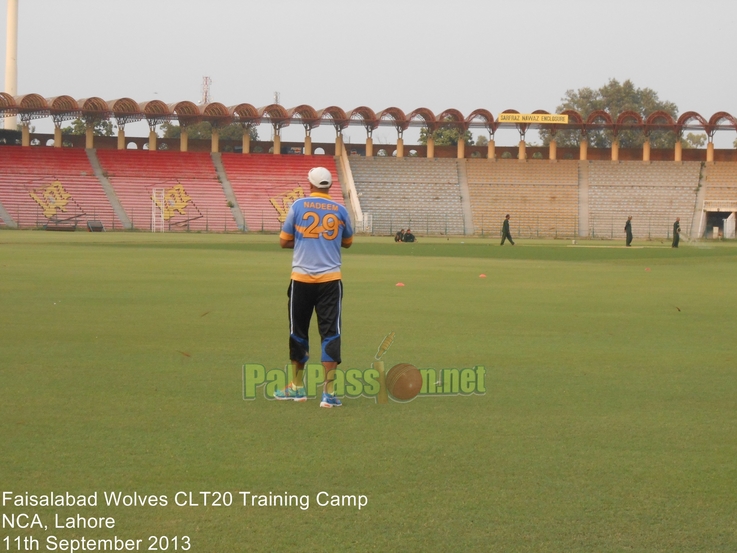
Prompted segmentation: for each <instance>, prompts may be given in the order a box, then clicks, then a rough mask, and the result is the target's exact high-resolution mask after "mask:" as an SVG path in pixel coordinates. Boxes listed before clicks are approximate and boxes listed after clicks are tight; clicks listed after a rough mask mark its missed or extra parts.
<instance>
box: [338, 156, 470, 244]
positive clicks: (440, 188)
mask: <svg viewBox="0 0 737 553" xmlns="http://www.w3.org/2000/svg"><path fill="white" fill-rule="evenodd" d="M350 164H351V171H352V173H353V180H354V182H355V184H356V191H357V192H358V195H359V199H360V202H361V209H362V210H363V212H364V213H370V214H371V216H372V219H373V233H374V234H393V233H395V232H397V231H398V230H399V229H400V228H405V229H406V228H408V227H410V228H411V229H412V231H413V232H414V233H415V234H418V233H419V234H463V230H464V225H463V208H462V204H461V189H460V185H459V181H458V165H457V162H456V160H455V159H427V158H412V157H407V158H382V157H374V158H366V157H359V156H352V157H351V158H350Z"/></svg>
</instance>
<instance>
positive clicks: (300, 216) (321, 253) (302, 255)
mask: <svg viewBox="0 0 737 553" xmlns="http://www.w3.org/2000/svg"><path fill="white" fill-rule="evenodd" d="M280 238H282V239H284V240H294V255H293V257H292V280H297V281H299V282H329V281H331V280H339V279H340V248H341V246H348V245H350V244H351V242H352V241H353V228H352V227H351V220H350V217H349V216H348V210H346V208H345V207H343V206H342V205H340V204H339V203H336V202H334V201H333V200H332V199H331V198H330V195H328V194H323V193H321V192H313V193H312V194H310V195H309V197H307V198H300V199H299V200H297V201H295V202H294V203H293V204H292V206H291V207H290V208H289V213H287V218H286V219H285V221H284V226H283V227H282V231H281V234H280Z"/></svg>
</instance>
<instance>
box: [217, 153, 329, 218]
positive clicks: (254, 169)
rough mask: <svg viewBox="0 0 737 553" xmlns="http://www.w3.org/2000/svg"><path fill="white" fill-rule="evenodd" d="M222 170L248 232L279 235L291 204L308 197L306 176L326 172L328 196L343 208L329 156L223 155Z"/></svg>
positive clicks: (308, 187)
mask: <svg viewBox="0 0 737 553" xmlns="http://www.w3.org/2000/svg"><path fill="white" fill-rule="evenodd" d="M222 160H223V167H224V168H225V173H226V174H227V176H228V180H229V181H230V184H231V186H232V187H233V193H234V194H235V197H236V199H237V200H238V205H239V207H240V208H241V211H242V212H243V217H244V218H245V220H246V227H247V228H248V230H249V231H251V232H260V231H272V232H273V231H278V230H280V229H281V226H282V223H283V221H284V217H285V216H286V213H287V211H288V210H289V206H290V205H291V204H292V202H293V201H294V200H295V199H297V198H299V197H302V196H308V195H309V193H310V185H309V182H308V181H307V173H308V172H309V171H310V169H312V168H313V167H317V166H322V167H325V168H326V169H328V170H329V171H330V172H331V173H332V175H333V178H334V179H335V181H334V182H333V186H332V188H331V192H330V195H331V197H332V198H333V200H335V201H336V202H338V203H339V204H341V205H343V194H342V191H341V187H340V182H339V181H338V176H337V175H338V171H337V169H336V167H335V160H334V159H333V158H332V157H330V156H302V155H271V154H245V155H244V154H230V153H224V154H222Z"/></svg>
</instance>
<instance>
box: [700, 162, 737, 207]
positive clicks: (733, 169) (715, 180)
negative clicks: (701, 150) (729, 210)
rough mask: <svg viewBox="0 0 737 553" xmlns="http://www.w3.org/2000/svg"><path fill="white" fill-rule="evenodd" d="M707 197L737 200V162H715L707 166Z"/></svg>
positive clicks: (729, 200) (715, 199)
mask: <svg viewBox="0 0 737 553" xmlns="http://www.w3.org/2000/svg"><path fill="white" fill-rule="evenodd" d="M705 181H706V182H705V186H706V191H705V192H706V194H705V199H706V200H709V201H728V202H735V201H737V163H715V164H713V165H707V166H705Z"/></svg>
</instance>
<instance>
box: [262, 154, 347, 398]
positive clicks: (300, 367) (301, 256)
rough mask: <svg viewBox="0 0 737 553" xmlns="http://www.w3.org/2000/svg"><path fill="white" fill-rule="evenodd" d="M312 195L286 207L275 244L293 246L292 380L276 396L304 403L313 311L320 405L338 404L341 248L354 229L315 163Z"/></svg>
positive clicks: (327, 176) (326, 176) (329, 178)
mask: <svg viewBox="0 0 737 553" xmlns="http://www.w3.org/2000/svg"><path fill="white" fill-rule="evenodd" d="M307 178H308V180H309V181H310V195H309V197H307V198H300V199H298V200H297V201H295V202H294V203H293V204H292V206H291V207H290V208H289V213H287V217H286V219H285V221H284V226H283V227H282V231H281V234H280V235H279V242H280V245H281V247H282V248H292V249H294V255H293V256H292V278H291V280H290V282H289V288H288V290H287V296H288V297H289V302H288V307H289V359H290V360H291V361H292V365H293V366H294V375H293V379H292V381H291V382H290V383H289V385H288V386H287V387H286V388H285V389H284V390H279V391H277V392H276V394H275V397H276V399H283V400H294V401H306V400H307V396H306V394H305V388H304V380H303V378H304V367H305V363H306V362H307V359H308V358H309V355H310V353H309V352H310V345H309V338H308V332H309V329H310V319H311V318H312V312H313V311H315V313H316V314H317V324H318V328H319V329H320V339H321V346H322V347H321V360H322V365H323V367H324V368H325V386H324V388H323V394H322V401H321V402H320V407H328V408H329V407H340V405H341V402H340V400H339V399H338V398H336V397H335V390H334V388H333V383H334V381H335V369H336V368H337V367H338V364H339V363H340V362H341V358H340V329H341V305H342V301H343V283H342V281H341V278H340V276H341V275H340V266H341V255H340V248H341V247H343V248H350V247H351V244H352V242H353V229H352V228H351V221H350V218H349V216H348V211H347V210H346V208H345V207H343V206H342V205H340V204H338V203H336V202H334V201H333V200H332V199H331V198H330V195H329V193H328V191H329V190H330V186H331V185H332V183H333V178H332V176H331V175H330V171H328V170H327V169H325V168H324V167H315V168H314V169H312V170H310V172H309V173H308V175H307Z"/></svg>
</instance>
